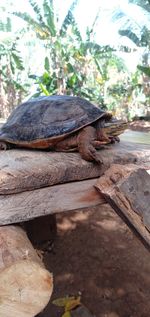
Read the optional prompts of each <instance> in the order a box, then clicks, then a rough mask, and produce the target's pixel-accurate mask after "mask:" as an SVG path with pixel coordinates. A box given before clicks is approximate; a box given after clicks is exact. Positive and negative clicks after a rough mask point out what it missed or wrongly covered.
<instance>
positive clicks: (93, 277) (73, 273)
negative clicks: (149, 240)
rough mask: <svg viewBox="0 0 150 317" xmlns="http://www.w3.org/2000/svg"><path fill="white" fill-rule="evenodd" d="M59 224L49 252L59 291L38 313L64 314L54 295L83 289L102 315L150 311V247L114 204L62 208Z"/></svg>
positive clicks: (140, 315) (144, 316)
mask: <svg viewBox="0 0 150 317" xmlns="http://www.w3.org/2000/svg"><path fill="white" fill-rule="evenodd" d="M57 227H58V233H57V238H56V240H55V243H54V246H53V249H52V251H51V252H50V253H47V254H45V256H44V262H45V265H46V267H47V268H48V269H49V270H50V271H51V272H53V275H54V291H53V295H52V298H51V301H50V303H49V304H48V306H47V307H46V309H45V311H44V312H43V313H41V314H40V315H38V316H40V317H60V316H62V310H61V309H60V308H59V307H56V306H54V305H53V304H52V301H53V300H54V299H56V298H60V297H65V296H67V295H78V294H79V293H81V298H82V302H83V304H84V305H85V306H86V307H87V308H88V309H89V310H90V312H91V313H92V314H93V315H94V316H96V317H149V316H150V253H149V251H148V250H147V249H146V248H145V247H144V245H143V244H142V242H141V241H140V240H139V239H138V237H137V236H136V235H135V234H134V233H133V232H132V231H131V230H130V229H129V228H128V227H127V225H126V224H125V223H124V222H123V221H122V219H121V218H120V217H119V216H118V215H117V214H116V213H115V212H114V211H113V209H112V208H111V207H110V206H109V205H108V204H106V205H103V207H102V206H100V207H95V208H92V209H85V210H83V211H78V212H71V213H63V214H59V215H57ZM79 317H80V316H79Z"/></svg>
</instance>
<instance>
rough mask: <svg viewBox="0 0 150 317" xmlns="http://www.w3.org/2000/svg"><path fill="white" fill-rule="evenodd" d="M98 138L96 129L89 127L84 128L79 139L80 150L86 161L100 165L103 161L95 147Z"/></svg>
mask: <svg viewBox="0 0 150 317" xmlns="http://www.w3.org/2000/svg"><path fill="white" fill-rule="evenodd" d="M96 138H97V135H96V129H95V128H94V127H92V126H87V127H85V128H83V129H82V130H81V131H80V132H79V134H78V137H77V144H78V150H79V153H80V155H81V157H82V158H83V159H84V160H86V161H95V162H96V163H98V164H102V163H103V161H102V159H101V158H100V157H99V155H98V153H97V151H96V149H95V147H94V146H93V144H94V142H95V141H96Z"/></svg>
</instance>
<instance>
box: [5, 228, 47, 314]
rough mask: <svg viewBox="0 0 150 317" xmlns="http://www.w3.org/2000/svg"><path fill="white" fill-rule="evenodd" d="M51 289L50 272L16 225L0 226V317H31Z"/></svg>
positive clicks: (42, 307) (39, 310) (41, 308)
mask: <svg viewBox="0 0 150 317" xmlns="http://www.w3.org/2000/svg"><path fill="white" fill-rule="evenodd" d="M52 289H53V279H52V274H51V273H49V272H48V271H47V270H46V269H45V267H44V264H43V263H42V261H41V259H40V258H39V257H38V255H37V253H36V251H35V250H34V249H33V247H32V245H31V243H30V241H29V240H28V238H27V236H26V233H25V232H24V231H23V230H22V229H21V228H20V227H19V226H5V227H0V316H1V317H33V316H35V315H36V314H38V313H39V312H41V311H42V310H43V309H44V308H45V306H46V305H47V303H48V301H49V299H50V297H51V293H52Z"/></svg>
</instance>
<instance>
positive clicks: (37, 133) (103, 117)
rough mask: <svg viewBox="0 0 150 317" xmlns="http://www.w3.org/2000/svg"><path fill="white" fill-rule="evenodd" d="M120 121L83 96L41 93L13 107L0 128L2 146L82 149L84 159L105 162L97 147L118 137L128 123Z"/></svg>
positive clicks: (117, 139)
mask: <svg viewBox="0 0 150 317" xmlns="http://www.w3.org/2000/svg"><path fill="white" fill-rule="evenodd" d="M118 122H119V123H117V120H114V119H113V118H112V114H110V113H109V112H106V111H104V110H103V109H101V108H100V107H98V106H96V105H94V104H93V103H91V102H90V101H88V100H86V99H84V98H81V97H78V96H69V95H51V96H41V97H37V98H33V99H29V100H28V101H26V102H24V103H22V104H20V105H19V106H17V107H16V108H15V109H14V110H13V111H12V113H11V114H10V116H9V118H8V119H7V121H6V123H5V124H4V125H3V126H2V128H1V129H0V149H1V150H7V149H11V148H13V147H14V148H17V147H20V148H28V149H39V150H54V151H79V153H80V155H81V157H82V158H83V159H84V160H86V161H94V162H97V163H102V160H101V158H100V156H99V155H98V153H97V149H101V148H103V147H104V146H105V145H106V144H109V143H113V142H116V141H119V138H118V135H119V134H120V133H122V131H124V129H125V124H124V123H123V122H120V121H118ZM105 130H106V132H107V133H106V132H105Z"/></svg>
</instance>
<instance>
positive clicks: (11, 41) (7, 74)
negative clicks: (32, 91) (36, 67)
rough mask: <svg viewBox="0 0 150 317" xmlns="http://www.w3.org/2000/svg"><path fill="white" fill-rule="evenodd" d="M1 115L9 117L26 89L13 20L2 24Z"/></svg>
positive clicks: (0, 29) (0, 54) (0, 50)
mask: <svg viewBox="0 0 150 317" xmlns="http://www.w3.org/2000/svg"><path fill="white" fill-rule="evenodd" d="M0 32H3V33H4V34H5V36H3V37H2V34H3V33H0V102H1V111H0V115H1V116H3V117H7V116H8V115H9V113H10V112H11V111H12V109H13V107H15V106H16V104H17V103H18V102H21V100H22V98H23V95H24V93H25V87H24V86H23V85H22V83H21V80H20V78H21V72H22V71H23V70H24V66H23V61H22V58H21V56H20V52H19V51H18V49H17V40H18V36H15V37H14V36H13V37H12V34H11V20H10V18H9V17H8V18H7V20H6V22H2V21H1V23H0Z"/></svg>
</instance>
